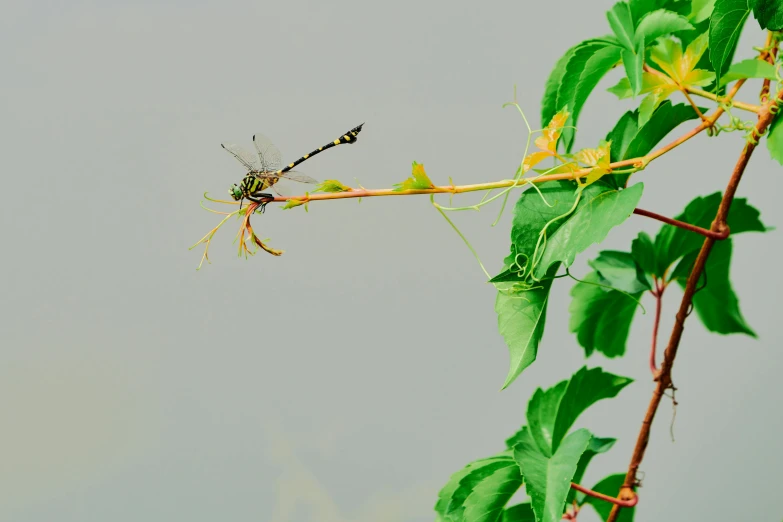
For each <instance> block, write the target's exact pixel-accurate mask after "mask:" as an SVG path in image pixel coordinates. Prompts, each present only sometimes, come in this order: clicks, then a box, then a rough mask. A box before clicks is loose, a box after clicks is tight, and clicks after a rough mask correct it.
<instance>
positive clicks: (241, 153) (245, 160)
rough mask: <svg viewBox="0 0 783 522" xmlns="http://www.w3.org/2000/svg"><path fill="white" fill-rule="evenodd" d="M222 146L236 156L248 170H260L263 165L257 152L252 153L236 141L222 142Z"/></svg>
mask: <svg viewBox="0 0 783 522" xmlns="http://www.w3.org/2000/svg"><path fill="white" fill-rule="evenodd" d="M220 146H221V147H223V148H224V149H226V150H227V151H228V153H229V154H231V155H232V156H234V157H235V158H236V159H237V161H239V162H240V163H241V164H242V165H244V166H245V167H246V168H247V170H260V167H261V165H260V162H259V160H258V157H256V155H255V154H251V153H250V152H248V151H246V150H245V149H243V148H242V147H240V146H239V145H236V144H234V143H221V144H220Z"/></svg>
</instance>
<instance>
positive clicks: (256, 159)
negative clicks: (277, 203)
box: [220, 123, 364, 212]
mask: <svg viewBox="0 0 783 522" xmlns="http://www.w3.org/2000/svg"><path fill="white" fill-rule="evenodd" d="M363 125H364V123H362V124H361V125H358V126H356V127H354V128H353V129H351V130H349V131H348V132H346V133H345V134H343V135H342V136H340V137H339V138H337V139H336V140H333V141H331V142H329V143H327V144H326V145H324V146H323V147H318V148H317V149H315V150H314V151H312V152H311V153H309V154H305V155H304V156H302V157H301V158H299V159H298V160H296V161H294V162H293V163H289V164H288V165H287V166H286V167H283V168H281V165H282V161H281V158H282V156H281V154H280V151H279V150H278V149H277V147H275V146H274V145H273V144H272V142H271V141H269V138H267V137H266V136H264V135H263V134H256V135H254V136H253V146H254V148H255V150H256V153H255V154H253V153H250V152H248V151H247V150H246V149H243V148H242V147H240V146H239V145H235V144H233V143H221V144H220V145H221V147H223V148H224V149H226V150H227V151H228V152H229V153H230V154H231V155H232V156H234V157H235V158H236V159H237V161H239V163H241V164H242V165H243V166H244V167H245V168H246V169H247V174H245V177H244V179H242V181H241V182H240V183H238V184H237V183H235V184H233V185H231V187H230V188H229V189H228V193H229V194H230V195H231V197H232V198H234V200H235V201H239V202H240V205H241V202H242V201H243V200H245V199H247V200H250V201H252V202H254V203H258V204H259V205H261V207H260V209H261V212H263V211H264V208H265V207H266V204H267V203H268V202H269V201H270V200H271V199H274V196H273V195H272V194H269V193H265V192H263V191H264V190H267V189H269V188H272V189H273V190H274V191H275V192H276V193H277V194H279V195H281V196H285V194H281V193H280V191H279V190H278V188H277V187H276V184H277V182H278V181H280V180H283V179H285V180H291V181H296V182H299V183H310V184H314V183H318V181H316V180H314V179H313V178H311V177H310V176H305V175H304V174H302V173H301V172H296V171H294V170H293V168H294V167H296V166H297V165H299V164H301V163H303V162H305V161H307V160H308V159H310V158H312V157H313V156H315V155H316V154H319V153H321V152H323V151H325V150H326V149H330V148H332V147H336V146H337V145H342V144H343V143H349V144H350V143H355V142H356V140H357V139H358V136H359V132H361V130H362V126H363Z"/></svg>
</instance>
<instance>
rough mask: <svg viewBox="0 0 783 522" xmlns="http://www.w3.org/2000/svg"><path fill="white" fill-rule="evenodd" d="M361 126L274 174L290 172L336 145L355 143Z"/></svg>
mask: <svg viewBox="0 0 783 522" xmlns="http://www.w3.org/2000/svg"><path fill="white" fill-rule="evenodd" d="M363 125H364V123H362V124H361V125H357V126H356V127H354V128H353V129H351V130H349V131H348V132H346V133H345V134H343V135H342V136H340V137H339V138H337V139H336V140H334V141H332V142H329V143H327V144H326V145H324V146H323V147H318V148H317V149H315V150H314V151H312V152H311V153H310V154H305V155H304V156H302V157H301V158H299V159H298V160H296V161H294V162H293V163H289V164H288V166H286V167H285V168H282V169H280V170H278V171H277V172H275V174H283V173H284V172H288V171H289V170H291V169H292V168H294V167H296V166H297V165H299V164H300V163H303V162H305V161H307V160H308V159H310V158H312V157H313V156H315V155H316V154H318V153H321V152H323V151H325V150H326V149H331V148H332V147H336V146H337V145H342V144H344V143H348V144H350V143H355V142H356V140H357V139H359V138H358V137H359V133H360V132H361V130H362V126H363Z"/></svg>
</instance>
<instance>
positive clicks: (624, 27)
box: [606, 2, 636, 52]
mask: <svg viewBox="0 0 783 522" xmlns="http://www.w3.org/2000/svg"><path fill="white" fill-rule="evenodd" d="M606 18H607V20H609V27H611V28H612V32H614V35H615V36H616V37H617V41H618V42H620V45H622V46H623V47H624V48H625V49H626V50H628V51H631V52H633V51H634V49H635V47H636V46H635V45H634V27H633V20H632V19H631V7H630V6H629V5H628V4H627V3H626V2H617V3H616V4H614V6H612V8H611V9H610V10H609V11H607V13H606Z"/></svg>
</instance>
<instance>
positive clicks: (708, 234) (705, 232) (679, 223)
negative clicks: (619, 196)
mask: <svg viewBox="0 0 783 522" xmlns="http://www.w3.org/2000/svg"><path fill="white" fill-rule="evenodd" d="M633 213H634V214H638V215H640V216H644V217H648V218H652V219H657V220H658V221H663V222H664V223H666V224H667V225H672V226H675V227H679V228H684V229H685V230H690V231H691V232H696V233H697V234H700V235H702V236H704V237H711V238H713V239H726V238H727V237H729V228H728V227H726V229H725V230H722V231H720V232H714V231H712V230H707V229H706V228H701V227H697V226H696V225H691V224H690V223H686V222H684V221H678V220H676V219H672V218H668V217H666V216H662V215H660V214H656V213H655V212H650V211H649V210H644V209H642V208H635V209H633Z"/></svg>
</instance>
